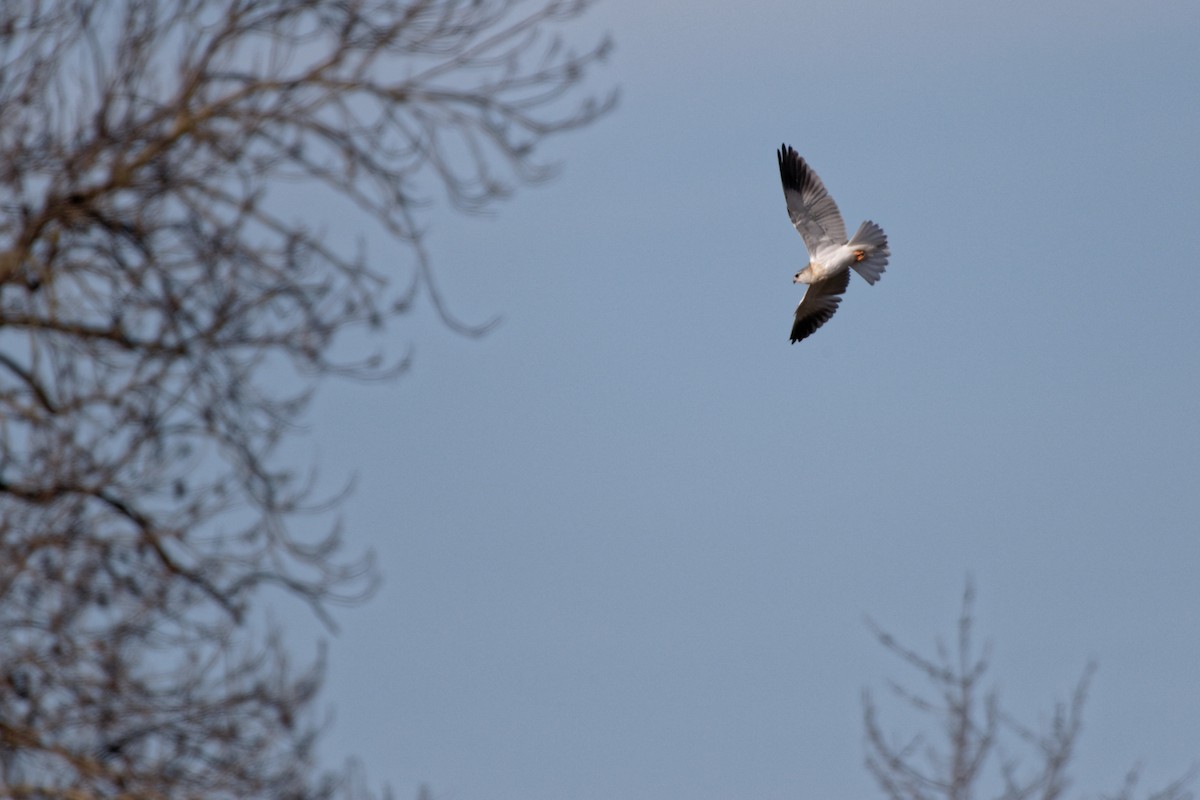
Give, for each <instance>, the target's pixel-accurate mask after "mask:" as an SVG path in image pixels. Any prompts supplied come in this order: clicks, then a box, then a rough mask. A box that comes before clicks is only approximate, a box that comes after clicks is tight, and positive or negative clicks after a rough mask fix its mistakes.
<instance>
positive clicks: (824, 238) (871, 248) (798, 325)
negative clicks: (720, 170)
mask: <svg viewBox="0 0 1200 800" xmlns="http://www.w3.org/2000/svg"><path fill="white" fill-rule="evenodd" d="M776 155H777V156H779V177H780V178H781V179H782V180H783V198H784V199H785V200H786V201H787V210H788V216H789V217H791V220H792V224H793V225H795V226H796V230H797V231H799V232H800V236H801V237H803V239H804V246H805V247H806V248H808V266H807V267H805V268H804V269H802V270H800V271H799V272H797V273H796V276H795V278H793V279H792V281H793V283H807V284H808V291H806V292H805V293H804V299H803V300H801V301H800V305H799V306H797V307H796V321H795V322H794V323H793V324H792V344H795V343H796V342H798V341H800V340H801V339H804V338H806V337H808V336H810V335H812V333H813V331H815V330H816V329H817V328H819V327H821V326H822V325H824V324H825V323H826V322H827V321H828V320H829V318H830V317H832V316H833V312H835V311H837V308H838V304H839V303H841V302H842V293H843V292H845V291H846V287H847V286H849V285H850V270H851V268H853V269H854V271H855V272H857V273H858V274H859V275H861V276H863V277H864V278H866V280H867V283H869V284H872V285H874V283H875V281H877V280H879V276H880V275H882V274H883V269H884V267H886V266H887V263H888V256H889V255H891V251H890V250H888V242H887V235H886V234H884V232H883V228H881V227H879V226H878V225H876V224H875V223H874V222H871V221H870V220H867V221H866V222H864V223H863V224H862V225H859V226H858V232H857V233H855V234H854V236H853V237H852V238H851V239H850V240H849V241H846V223H845V222H843V221H842V214H841V212H840V211H838V207H837V203H835V202H833V198H832V197H830V196H829V192H827V191H826V190H825V184H823V183H821V179H820V178H818V177H817V173H815V172H813V171H812V168H811V167H809V166H808V164H807V163H806V162H805V161H804V159H803V158H801V157H800V154H799V153H797V152H796V151H795V150H793V149H792V148H791V147H790V146H788V145H786V144H785V145H782V146H781V147H780V148H779V150H778V151H776Z"/></svg>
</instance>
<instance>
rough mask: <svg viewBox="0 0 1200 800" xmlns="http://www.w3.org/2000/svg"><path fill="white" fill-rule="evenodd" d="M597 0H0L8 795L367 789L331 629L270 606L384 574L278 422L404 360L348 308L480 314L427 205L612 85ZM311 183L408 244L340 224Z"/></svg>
mask: <svg viewBox="0 0 1200 800" xmlns="http://www.w3.org/2000/svg"><path fill="white" fill-rule="evenodd" d="M589 3H590V0H4V2H3V3H0V795H2V796H4V797H13V798H42V797H81V798H82V797H138V798H156V797H161V798H167V797H170V798H180V797H196V798H198V797H205V798H209V797H228V798H254V797H269V798H301V797H320V796H330V795H334V794H337V793H339V792H341V793H342V794H354V793H357V792H356V787H357V786H358V784H359V783H360V781H358V780H355V779H353V776H351V777H350V778H346V776H340V777H339V776H338V775H330V774H327V773H325V772H323V771H322V770H321V769H320V768H318V767H317V766H316V765H315V758H314V756H313V753H312V746H313V739H314V729H315V724H314V714H313V711H312V701H313V698H314V693H315V692H316V690H317V688H318V686H319V683H320V675H321V670H320V660H319V659H318V660H317V663H315V664H310V665H308V666H304V667H302V668H299V669H296V668H293V667H292V666H290V665H289V662H288V657H287V649H286V648H284V646H283V645H282V644H281V643H280V639H279V637H278V636H277V635H275V634H274V633H264V632H263V631H264V628H263V626H262V625H261V624H259V623H258V621H257V620H256V617H255V615H254V614H253V613H251V612H253V611H254V609H255V608H258V607H259V606H257V605H256V604H255V601H256V599H257V598H258V597H260V596H261V592H260V589H261V588H262V587H265V586H276V587H282V588H283V589H284V590H285V591H286V592H287V593H289V594H290V595H294V596H297V597H300V598H302V599H303V600H304V601H306V602H307V603H309V604H310V605H311V607H312V608H313V609H314V610H315V611H316V613H317V614H319V615H321V616H322V618H325V619H328V617H327V613H326V609H327V608H328V606H329V605H330V604H331V603H340V602H352V601H355V600H357V599H360V598H362V597H364V596H365V595H366V594H367V593H368V592H369V591H370V589H371V587H372V585H373V583H374V577H375V575H374V571H373V569H372V566H371V563H370V560H369V558H355V557H348V556H347V555H345V553H344V550H343V548H342V543H341V538H340V536H339V532H338V530H337V528H336V525H328V526H327V528H326V529H327V530H328V529H329V528H332V530H330V531H329V533H328V535H323V536H320V537H317V538H316V539H312V538H308V537H306V536H304V535H301V534H300V532H299V529H298V525H297V520H298V517H297V515H300V514H304V513H305V512H312V511H318V512H319V511H322V510H323V509H327V504H326V503H322V502H318V501H314V500H312V499H311V481H310V480H309V479H308V477H306V476H307V474H308V472H307V471H306V470H304V469H300V470H297V469H294V468H292V467H291V466H289V465H288V464H287V463H286V461H285V460H284V459H282V458H281V457H280V456H279V449H278V447H279V445H280V443H281V442H282V441H285V440H286V438H287V436H288V434H289V433H291V432H292V431H293V430H294V429H295V425H296V423H297V422H298V421H299V419H300V417H301V415H302V414H303V412H304V408H305V403H306V401H307V400H308V398H309V396H310V394H311V391H312V390H313V388H314V387H315V386H316V384H317V383H318V382H319V381H320V380H321V379H322V378H325V377H328V376H353V377H358V378H386V377H389V376H393V375H396V374H397V373H398V372H399V371H401V370H402V369H403V368H404V364H405V361H404V359H403V358H402V357H400V358H397V357H394V356H393V357H390V359H389V358H384V357H383V356H382V355H380V354H378V353H376V354H372V355H369V356H366V357H363V356H362V354H358V355H354V354H351V355H350V357H349V358H348V359H347V358H342V357H341V356H345V355H346V351H347V348H345V347H344V346H342V342H344V338H339V335H341V334H343V333H345V332H348V331H352V330H354V329H356V328H357V329H362V330H365V331H370V330H377V329H379V328H381V327H382V326H384V325H385V323H386V322H387V321H388V320H389V319H391V318H393V317H395V316H396V315H399V314H403V313H404V312H405V311H406V310H408V309H410V308H411V307H412V305H413V303H414V302H417V301H420V300H421V298H425V300H424V301H425V302H432V303H433V304H435V305H436V306H437V307H438V308H439V310H441V311H442V312H443V317H444V319H445V320H446V322H447V324H449V325H452V326H456V327H459V328H461V329H464V330H467V331H468V332H471V331H475V330H477V329H472V328H469V327H468V326H462V325H459V323H457V322H455V321H454V320H453V319H452V318H451V317H450V316H449V315H448V314H446V313H444V312H445V309H444V307H443V305H442V303H441V300H440V298H439V297H438V295H437V293H436V291H435V290H434V289H433V288H432V282H431V271H430V267H429V263H428V256H427V253H426V251H425V250H424V248H423V246H422V239H421V224H422V220H423V217H422V213H423V209H424V208H425V207H426V204H427V202H428V201H432V200H436V199H437V197H439V196H442V197H446V196H448V198H449V200H450V201H451V202H452V203H453V205H455V206H457V207H459V208H463V209H468V210H478V209H483V208H486V207H488V206H489V204H491V203H492V202H493V201H494V200H496V199H497V198H500V197H502V196H504V195H505V194H507V193H508V192H509V191H511V190H512V189H513V188H514V187H515V186H517V185H519V184H521V183H523V182H529V181H536V180H539V179H541V178H543V177H545V176H546V175H547V174H549V169H550V168H549V167H548V166H547V165H546V164H543V163H541V162H539V161H538V160H537V159H536V155H535V149H536V146H537V145H538V144H539V143H540V142H542V141H543V140H544V139H545V138H546V137H549V136H552V135H554V134H557V133H560V132H563V131H567V130H571V129H573V128H577V127H580V126H583V125H586V124H588V123H590V122H592V121H593V120H595V119H596V118H597V117H598V116H599V115H601V114H603V113H604V112H605V111H606V110H607V109H608V108H609V107H610V106H611V103H612V97H611V96H606V95H601V96H596V94H595V92H594V90H593V89H592V88H591V87H590V86H589V84H588V81H589V79H590V78H589V76H590V74H591V68H592V67H593V66H594V65H595V64H596V63H597V62H598V61H599V60H600V59H602V58H603V56H604V55H605V53H606V50H607V43H606V42H600V43H599V44H597V45H595V46H588V47H586V48H584V49H575V48H572V47H570V46H568V44H566V42H565V41H564V39H563V38H562V35H563V34H562V29H561V25H562V24H563V23H565V22H566V21H567V20H569V19H570V18H573V17H575V16H577V15H578V14H580V13H581V12H583V11H584V10H585V7H586V6H588V5H589ZM281 189H282V191H281ZM284 192H286V193H287V195H289V197H283V193H284ZM296 193H304V196H305V197H308V198H313V200H312V202H311V203H310V205H315V206H317V207H319V206H320V205H321V204H322V203H323V202H324V200H323V199H324V198H340V199H341V200H342V201H345V202H347V203H348V204H353V205H356V206H357V207H358V208H359V209H360V210H361V212H362V219H363V220H364V221H367V222H370V223H371V224H375V225H378V226H381V227H382V229H383V230H385V231H386V232H387V233H389V234H390V235H391V237H392V239H393V241H394V242H396V243H397V244H398V245H399V246H398V247H394V248H392V250H393V252H392V253H391V254H390V255H388V256H387V258H386V259H385V260H384V263H383V264H382V265H381V264H380V263H379V258H378V254H371V253H366V252H363V251H362V250H361V249H358V250H355V249H354V248H353V247H352V248H351V250H352V251H353V252H346V250H345V248H344V247H340V246H337V245H335V244H330V243H329V242H330V239H329V237H326V236H323V235H322V231H321V230H320V225H321V222H322V221H321V219H320V216H319V212H318V211H313V212H312V213H304V212H296V211H295V210H294V204H293V205H292V206H289V205H288V204H286V203H284V202H281V199H282V200H288V199H290V195H293V194H296ZM289 209H292V210H289ZM397 253H399V255H397ZM333 499H334V500H336V499H337V498H333ZM326 520H328V518H326Z"/></svg>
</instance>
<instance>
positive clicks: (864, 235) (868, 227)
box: [848, 220, 892, 285]
mask: <svg viewBox="0 0 1200 800" xmlns="http://www.w3.org/2000/svg"><path fill="white" fill-rule="evenodd" d="M848 246H849V247H851V248H853V249H854V250H857V251H862V252H861V253H860V254H859V256H858V257H859V260H858V261H855V262H852V263H851V264H850V266H852V267H854V271H855V272H857V273H858V274H859V275H862V276H863V277H864V278H866V280H867V283H870V284H872V285H874V283H875V281H877V280H879V276H880V275H882V274H883V268H884V267H886V266H887V263H888V256H890V255H891V254H892V251H891V250H888V242H887V234H886V233H884V232H883V228H881V227H879V226H878V225H876V224H875V223H874V222H871V220H867V221H866V222H864V223H863V224H862V225H859V226H858V232H857V233H855V234H854V236H853V237H852V238H851V239H850V242H849V244H848Z"/></svg>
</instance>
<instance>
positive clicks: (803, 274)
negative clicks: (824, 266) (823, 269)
mask: <svg viewBox="0 0 1200 800" xmlns="http://www.w3.org/2000/svg"><path fill="white" fill-rule="evenodd" d="M812 282H813V268H812V264H811V263H810V264H809V265H808V266H807V267H805V268H804V269H802V270H800V271H799V272H797V273H796V277H794V278H792V283H812Z"/></svg>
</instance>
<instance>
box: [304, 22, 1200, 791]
mask: <svg viewBox="0 0 1200 800" xmlns="http://www.w3.org/2000/svg"><path fill="white" fill-rule="evenodd" d="M648 5H649V4H647V3H646V2H645V0H612V1H611V2H607V3H604V4H602V5H601V6H600V7H598V8H597V9H596V10H595V11H594V12H593V13H591V14H590V15H588V16H587V17H585V18H583V19H582V20H580V21H578V22H577V23H575V24H574V25H573V26H572V28H571V31H572V35H573V36H577V37H578V38H579V40H580V41H591V40H593V39H594V38H595V37H598V36H599V35H602V34H603V33H605V32H610V33H612V34H613V35H614V37H615V39H616V43H617V50H616V52H615V53H614V56H613V60H612V61H611V63H610V65H609V66H608V68H607V69H606V70H605V71H603V72H602V73H598V74H597V82H596V85H597V87H598V88H604V87H607V86H611V85H619V86H620V89H621V91H622V101H621V105H620V107H619V108H618V110H617V111H616V112H615V113H614V114H613V115H612V116H610V117H608V118H607V119H605V120H603V121H602V122H600V123H599V124H597V125H595V126H594V127H592V128H590V129H588V130H586V131H583V132H580V133H577V134H573V135H570V136H568V137H566V138H563V139H560V140H556V141H555V142H553V144H552V145H551V146H550V147H549V148H548V149H547V151H546V153H547V155H550V156H553V157H556V158H561V159H562V160H563V162H564V169H563V172H562V174H561V176H560V177H559V178H558V179H557V180H555V181H554V182H552V183H550V184H548V185H546V186H544V187H539V188H536V189H531V190H527V191H524V192H522V193H519V194H518V195H517V196H516V198H515V199H513V200H512V201H511V202H508V203H506V204H504V205H503V206H501V207H500V208H499V213H498V214H496V215H495V216H494V217H491V218H468V217H464V216H461V215H457V214H455V213H453V212H451V211H449V210H447V209H444V208H441V209H438V210H435V211H434V212H433V213H432V215H431V216H430V218H429V221H430V225H431V232H430V238H429V242H428V244H429V249H430V254H431V257H432V258H433V260H434V264H435V267H436V269H437V273H438V276H439V278H440V280H441V284H442V287H443V290H444V293H445V295H446V297H447V299H448V301H449V303H450V305H451V307H452V308H453V310H454V311H455V312H456V313H457V315H458V316H460V317H462V318H466V319H468V320H476V321H482V320H485V319H487V318H490V317H491V316H493V315H496V314H500V315H503V318H504V321H503V324H502V325H501V326H500V327H498V328H497V329H496V330H495V331H493V332H492V333H491V334H490V335H488V336H487V337H486V338H484V339H482V340H479V341H474V340H469V339H464V338H462V337H459V336H456V335H455V334H453V333H451V332H450V331H448V330H446V329H445V328H444V327H442V326H441V325H439V324H438V323H437V321H436V320H435V318H434V316H433V314H432V313H431V312H430V311H429V310H428V308H426V309H424V310H422V311H420V312H418V313H416V314H414V315H412V316H411V317H409V318H407V319H405V320H403V321H401V323H400V324H399V325H397V326H395V327H394V328H393V329H392V330H391V331H390V333H389V337H391V339H392V341H393V342H394V348H395V350H396V351H400V350H401V349H402V348H403V347H405V346H407V345H408V344H411V345H413V347H414V348H415V351H414V352H415V362H414V367H413V369H412V371H411V373H410V374H409V375H408V376H407V377H405V378H404V379H403V380H401V381H400V382H399V383H396V384H392V385H387V386H382V387H381V386H370V387H360V386H332V385H330V386H327V387H326V388H325V390H324V391H323V393H322V394H320V395H319V397H318V402H317V404H316V406H315V407H314V411H313V415H312V418H311V420H312V435H311V439H310V443H309V444H310V445H311V452H312V453H313V454H315V456H316V457H317V458H319V460H320V466H321V469H322V473H323V475H325V476H326V477H327V478H328V479H329V480H330V481H331V483H333V482H336V479H337V478H339V477H343V476H346V475H348V474H351V473H356V474H357V476H358V479H357V489H356V493H355V495H354V496H353V498H352V499H351V500H350V501H349V502H348V503H347V505H346V506H345V509H344V519H345V522H346V525H347V529H348V531H349V539H350V542H351V544H352V546H356V547H368V546H369V547H373V548H374V549H375V550H376V551H377V553H378V555H379V559H380V565H381V567H382V570H383V572H384V574H385V578H386V584H385V585H384V587H383V588H382V590H381V591H380V592H379V594H378V595H377V597H376V598H375V599H374V600H373V601H372V602H371V603H370V604H369V605H368V606H366V607H364V608H359V609H357V610H354V611H351V612H346V613H342V614H339V621H340V623H341V625H342V633H341V634H340V635H339V636H338V637H336V639H335V640H334V641H333V643H332V644H333V647H332V654H331V666H330V671H329V680H328V687H327V692H326V695H325V698H326V700H327V701H328V703H329V704H330V705H331V706H332V707H333V708H334V709H335V710H336V724H335V726H334V728H333V730H332V732H331V735H330V736H329V737H328V738H327V740H326V752H327V754H328V755H329V756H330V757H331V758H332V757H339V756H340V755H341V754H343V753H356V754H358V755H360V756H361V757H362V758H363V760H364V761H365V763H366V765H367V769H368V773H369V775H370V776H371V778H372V779H373V780H374V781H389V782H391V784H392V785H393V787H394V789H395V790H396V791H397V793H398V796H399V797H409V796H412V793H413V792H415V789H416V786H417V785H418V784H419V783H421V782H426V783H428V784H429V785H430V788H431V789H432V791H433V793H434V796H435V797H438V798H452V800H518V798H519V799H520V800H550V799H551V798H554V799H555V800H607V799H609V798H628V799H629V800H662V798H676V797H687V798H689V799H690V800H710V799H711V800H716V799H717V798H730V797H754V798H870V797H878V796H880V795H879V792H878V791H877V790H876V789H875V787H874V785H873V783H872V781H871V779H870V778H869V776H868V775H867V774H866V772H865V770H864V768H863V766H862V758H863V746H862V738H863V737H862V725H861V708H860V692H861V690H862V688H863V687H865V686H872V687H876V688H879V687H880V686H881V684H882V681H883V679H884V678H886V677H889V676H894V677H909V676H908V675H907V674H905V673H904V671H903V670H902V669H901V666H900V665H899V664H898V663H896V662H894V661H893V660H891V659H890V658H889V657H888V656H887V655H886V654H885V653H884V652H883V651H882V650H881V649H880V648H879V646H878V645H877V644H875V643H874V642H873V640H872V639H871V636H870V634H869V632H868V631H867V629H866V628H865V627H864V625H863V617H864V615H870V616H872V617H873V618H875V619H877V620H878V621H879V622H880V623H881V624H882V625H884V626H885V627H888V628H890V629H892V630H893V631H894V632H895V633H897V634H898V635H899V636H900V637H901V638H902V640H904V641H906V642H907V643H909V644H910V645H912V646H915V647H921V648H927V647H929V646H931V645H932V643H933V641H934V638H935V636H940V635H949V634H951V633H952V630H953V623H954V620H955V616H956V614H957V609H958V602H959V597H960V594H961V590H962V586H963V582H964V579H965V577H966V576H967V575H968V574H970V575H973V576H974V578H975V581H976V584H977V587H978V595H979V599H978V603H977V607H978V617H979V633H980V636H981V637H982V638H986V639H990V640H991V641H992V642H993V643H994V647H995V658H994V667H995V670H994V675H995V677H996V678H997V679H998V681H999V683H1000V686H1001V689H1002V694H1003V697H1004V698H1005V699H1006V700H1007V701H1008V702H1009V704H1010V706H1011V707H1012V709H1013V710H1014V711H1016V712H1017V713H1018V714H1021V715H1023V716H1024V718H1025V719H1026V720H1027V721H1029V722H1037V721H1038V720H1039V713H1040V714H1041V718H1042V719H1045V717H1046V715H1048V714H1049V712H1050V710H1051V709H1052V705H1053V702H1054V701H1055V700H1056V699H1059V698H1062V697H1064V696H1066V695H1067V694H1068V693H1069V691H1070V690H1071V688H1072V687H1073V685H1074V682H1075V680H1076V679H1077V678H1078V676H1079V674H1080V672H1081V670H1082V668H1083V666H1084V664H1085V663H1086V661H1087V660H1088V659H1090V658H1095V659H1097V660H1098V662H1099V665H1100V671H1099V673H1098V675H1097V677H1096V680H1095V683H1094V688H1093V692H1092V696H1091V699H1090V701H1089V704H1088V709H1087V716H1086V728H1085V733H1084V738H1083V741H1082V747H1081V749H1080V751H1079V757H1078V761H1077V766H1076V769H1075V775H1076V782H1075V787H1076V789H1077V792H1078V793H1080V794H1082V793H1091V794H1093V795H1094V794H1095V793H1097V792H1099V791H1102V790H1112V789H1114V788H1115V787H1116V786H1118V785H1119V783H1120V780H1121V777H1122V776H1123V774H1124V772H1125V770H1126V769H1127V768H1128V767H1129V766H1131V765H1132V764H1134V763H1135V762H1139V761H1140V762H1143V763H1144V764H1145V767H1146V774H1147V777H1148V779H1149V781H1150V782H1152V783H1160V782H1163V781H1165V780H1166V779H1168V778H1170V777H1173V776H1174V775H1176V774H1178V773H1179V772H1182V771H1183V770H1185V769H1186V768H1187V767H1188V766H1189V765H1191V764H1192V763H1193V762H1194V761H1196V760H1197V759H1200V422H1198V421H1197V415H1198V412H1200V347H1198V345H1200V313H1198V310H1197V303H1198V301H1200V189H1198V188H1197V187H1200V157H1198V155H1197V153H1198V145H1197V143H1198V142H1200V13H1198V12H1197V7H1196V4H1195V2H1193V1H1192V0H1188V1H1187V2H1138V3H1134V2H1094V1H1093V0H1089V2H1083V1H1082V0H1081V1H1079V2H1075V1H1073V0H1072V1H1070V2H1049V3H1047V2H1043V1H1039V2H1007V3H974V2H968V3H963V2H951V1H950V0H944V1H942V0H928V1H922V0H918V1H917V2H909V3H891V2H887V3H885V2H861V3H859V2H834V1H833V0H821V1H819V2H809V3H805V2H796V0H790V1H789V2H773V1H772V0H757V1H756V2H745V3H729V2H715V1H712V0H705V1H704V2H686V3H685V2H661V3H657V4H654V5H653V6H649V7H648ZM784 141H786V142H788V143H789V144H792V145H794V146H795V147H796V148H797V149H798V150H799V151H800V153H801V154H803V155H804V156H805V157H806V158H807V159H808V160H809V161H810V163H811V164H812V165H813V166H814V168H815V169H816V170H817V171H818V173H819V174H820V175H821V176H822V178H823V179H824V180H825V182H826V184H827V186H829V188H830V190H831V192H832V194H833V195H834V197H835V198H836V200H837V201H838V203H839V205H840V206H841V209H842V211H843V213H844V215H845V216H846V219H847V223H848V227H851V228H853V227H855V226H856V225H857V223H858V222H859V221H860V220H861V219H863V218H867V217H870V218H871V219H874V220H875V221H877V222H879V223H880V224H881V225H882V226H883V227H884V229H885V230H886V231H887V233H888V234H889V237H890V240H891V247H892V254H893V255H892V259H891V263H890V265H889V267H888V271H887V273H886V274H885V276H884V278H883V279H882V280H881V281H880V282H879V283H878V284H877V285H876V286H874V287H869V286H867V285H866V283H865V282H863V281H861V280H859V279H858V278H855V279H854V280H853V282H852V283H851V286H850V290H849V292H848V293H847V298H846V301H845V303H844V304H843V306H842V308H841V310H840V311H839V312H838V314H837V316H836V317H834V319H833V320H832V321H831V322H829V323H828V324H827V325H826V326H825V327H824V328H822V329H821V330H820V331H819V332H818V333H816V334H815V335H814V336H813V337H812V338H811V339H809V340H807V341H805V342H803V343H802V344H800V345H796V346H792V345H790V344H789V343H788V333H789V330H790V325H791V315H792V311H793V309H794V307H795V304H796V303H797V302H798V301H799V298H800V295H801V291H802V289H801V288H800V287H796V286H793V284H792V282H791V276H792V275H793V273H794V272H795V271H796V270H797V269H798V268H799V267H800V266H802V265H803V263H804V261H805V253H804V249H803V246H802V242H801V240H800V238H799V236H797V235H796V233H795V232H794V231H793V230H792V228H791V226H790V225H789V223H788V220H787V214H786V211H785V208H784V203H783V197H782V192H781V191H780V187H779V178H778V171H777V168H776V164H775V154H774V150H775V148H776V147H777V146H778V145H779V144H780V142H784ZM353 224H354V220H352V219H346V220H333V221H332V227H337V228H343V227H352V226H353ZM293 628H294V629H295V630H297V631H299V628H298V627H297V626H295V625H293ZM911 723H912V721H911V719H910V718H908V717H906V716H904V715H903V714H901V713H900V712H899V711H898V710H893V711H892V714H891V715H890V716H887V717H885V727H886V728H888V729H889V730H894V731H895V732H897V733H905V732H911V731H912V727H911Z"/></svg>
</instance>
